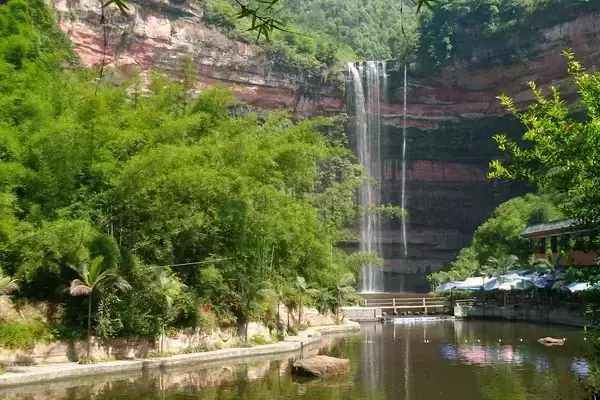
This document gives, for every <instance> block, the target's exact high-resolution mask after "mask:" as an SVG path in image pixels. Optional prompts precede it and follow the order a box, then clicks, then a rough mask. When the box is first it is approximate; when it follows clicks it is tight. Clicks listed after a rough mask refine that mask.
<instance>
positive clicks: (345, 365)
mask: <svg viewBox="0 0 600 400" xmlns="http://www.w3.org/2000/svg"><path fill="white" fill-rule="evenodd" d="M349 372H350V360H348V359H343V358H335V357H329V356H314V357H309V358H305V359H302V360H298V361H296V362H295V363H294V364H293V367H292V374H294V375H298V376H309V377H319V378H323V377H327V376H333V375H344V374H347V373H349Z"/></svg>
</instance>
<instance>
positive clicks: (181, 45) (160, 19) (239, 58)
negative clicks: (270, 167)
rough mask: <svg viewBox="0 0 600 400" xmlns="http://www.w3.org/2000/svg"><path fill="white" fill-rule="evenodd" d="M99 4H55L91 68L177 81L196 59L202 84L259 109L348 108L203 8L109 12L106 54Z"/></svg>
mask: <svg viewBox="0 0 600 400" xmlns="http://www.w3.org/2000/svg"><path fill="white" fill-rule="evenodd" d="M100 4H101V2H100V1H99V0H53V2H52V5H53V6H54V7H55V9H56V10H57V12H58V16H59V23H60V26H61V29H62V30H63V31H64V32H66V33H67V34H68V35H69V37H70V38H71V41H72V42H73V46H74V48H75V50H76V52H77V54H79V56H80V57H81V60H82V62H83V63H84V64H85V65H100V64H102V63H103V62H104V64H105V65H108V66H113V67H117V69H118V70H119V71H120V72H121V73H124V74H128V73H131V72H133V71H134V70H136V69H137V70H142V71H143V70H147V69H149V68H151V67H153V68H159V69H161V70H162V71H165V72H166V73H168V74H169V75H171V76H175V77H176V76H177V74H179V72H180V71H181V70H182V67H183V64H184V60H185V58H186V57H191V59H192V60H193V62H194V65H195V67H196V71H197V75H198V80H199V82H198V84H199V85H207V84H213V83H220V84H223V85H226V86H230V87H232V88H233V90H234V91H235V92H236V94H237V95H238V97H239V98H240V99H242V100H244V101H246V102H247V103H249V104H251V105H254V106H256V107H259V108H280V107H285V108H291V109H293V110H294V112H295V115H296V116H298V117H306V116H309V115H316V114H328V113H330V112H335V111H338V110H340V108H341V106H342V100H341V99H342V97H343V95H342V89H341V88H339V87H337V86H335V85H321V84H320V83H321V82H319V81H318V79H316V78H314V77H310V76H306V74H304V73H302V72H290V71H285V70H282V68H280V67H279V66H278V65H277V63H276V61H275V60H271V59H268V58H267V57H266V55H265V53H264V51H263V50H261V49H260V48H259V47H258V46H255V45H251V44H246V43H242V42H239V41H235V40H231V39H229V38H227V37H226V36H225V35H224V34H222V33H221V32H219V31H217V30H215V29H213V28H211V27H209V26H207V25H206V24H205V23H204V22H203V20H202V15H203V10H202V7H201V5H200V4H199V2H197V1H193V0H163V1H161V0H130V1H128V5H129V11H128V18H125V17H123V16H122V15H121V14H120V13H119V12H118V11H117V9H116V8H115V7H110V8H108V9H107V10H106V20H107V22H108V23H107V24H106V26H107V35H106V43H107V46H106V47H105V46H104V37H105V35H104V30H103V29H102V26H101V24H100V19H101V9H100ZM105 49H106V50H105ZM103 60H104V61H103ZM315 80H316V82H315Z"/></svg>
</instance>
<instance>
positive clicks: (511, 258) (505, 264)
mask: <svg viewBox="0 0 600 400" xmlns="http://www.w3.org/2000/svg"><path fill="white" fill-rule="evenodd" d="M518 264H519V257H517V256H515V255H507V256H502V257H498V258H497V257H489V258H488V260H487V264H486V265H484V266H482V267H481V270H482V272H483V273H484V274H485V275H486V276H494V275H506V271H508V270H510V269H512V268H514V267H516V266H517V265H518Z"/></svg>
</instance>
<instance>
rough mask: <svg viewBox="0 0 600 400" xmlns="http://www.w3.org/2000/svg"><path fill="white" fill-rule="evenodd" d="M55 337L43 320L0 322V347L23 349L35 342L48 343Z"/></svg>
mask: <svg viewBox="0 0 600 400" xmlns="http://www.w3.org/2000/svg"><path fill="white" fill-rule="evenodd" d="M55 339H56V338H55V337H54V334H53V333H52V330H51V329H50V327H49V326H48V325H47V324H46V323H44V322H43V321H39V320H34V321H15V322H3V323H2V324H0V347H2V348H6V349H18V350H25V349H29V348H31V347H33V346H34V345H35V344H36V343H49V342H52V341H54V340H55Z"/></svg>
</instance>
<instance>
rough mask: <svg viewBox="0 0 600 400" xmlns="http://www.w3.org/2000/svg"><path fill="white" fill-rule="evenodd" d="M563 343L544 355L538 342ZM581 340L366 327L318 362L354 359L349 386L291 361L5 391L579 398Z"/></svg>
mask: <svg viewBox="0 0 600 400" xmlns="http://www.w3.org/2000/svg"><path fill="white" fill-rule="evenodd" d="M545 336H553V337H558V338H563V337H564V338H566V339H567V341H566V342H565V345H564V346H560V347H550V348H549V347H545V346H543V345H541V344H539V343H538V342H537V339H539V338H540V337H545ZM583 339H584V337H583V333H582V332H581V330H578V329H570V328H565V327H559V326H546V325H532V324H525V323H505V322H489V321H485V322H483V321H430V322H416V323H404V324H380V323H372V324H364V325H362V330H361V332H360V333H359V334H357V335H353V336H344V337H339V336H337V337H326V338H325V341H324V346H323V348H321V349H320V350H319V352H320V353H322V354H329V355H332V356H336V357H343V358H349V359H350V360H351V373H350V375H349V376H347V377H345V378H337V379H327V380H324V381H319V380H296V379H293V378H292V377H291V376H290V373H289V366H290V360H288V359H281V358H279V359H277V358H271V359H262V358H258V359H253V360H246V361H243V362H242V361H240V362H235V363H234V362H228V361H222V362H221V363H220V364H218V365H206V364H205V365H198V366H193V365H191V366H188V367H186V368H180V369H172V370H170V369H167V370H164V371H162V372H161V371H158V370H157V371H148V372H147V373H145V374H136V375H119V376H112V377H111V376H99V377H94V378H79V379H77V380H76V381H57V382H51V383H46V384H43V385H35V386H24V387H15V388H9V389H0V397H1V398H3V399H4V398H5V399H40V400H46V399H48V400H50V399H52V400H63V399H65V400H66V399H75V400H78V399H81V400H88V399H95V400H109V399H120V400H133V399H135V400H146V399H148V400H150V399H152V400H154V399H165V400H166V399H170V400H183V399H232V400H233V399H249V400H250V399H252V400H255V399H257V400H259V399H265V400H266V399H280V400H288V399H307V400H317V399H318V400H322V399H358V400H375V399H377V400H379V399H390V400H410V399H414V400H439V399H444V400H453V399H456V400H465V399H469V400H471V399H482V400H484V399H511V400H521V399H523V400H525V399H527V400H532V399H533V400H542V399H544V400H546V399H562V400H577V399H582V398H583V395H584V393H583V389H582V387H581V386H580V384H579V383H578V381H577V376H578V375H582V374H585V373H586V368H587V365H586V363H585V361H584V360H583V358H582V357H581V354H582V352H583V351H585V346H586V344H587V342H585V341H584V340H583Z"/></svg>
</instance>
